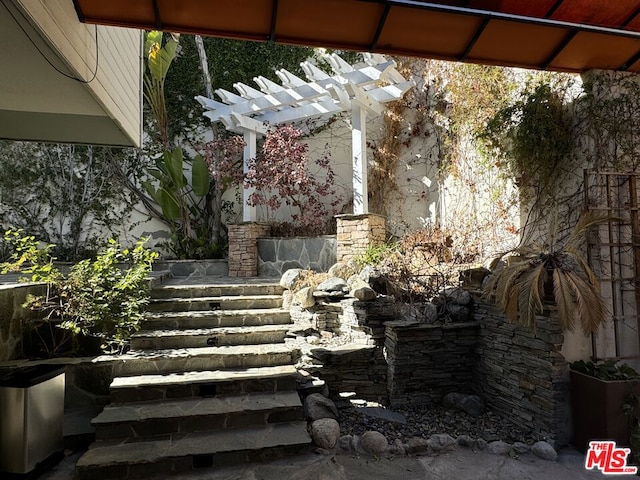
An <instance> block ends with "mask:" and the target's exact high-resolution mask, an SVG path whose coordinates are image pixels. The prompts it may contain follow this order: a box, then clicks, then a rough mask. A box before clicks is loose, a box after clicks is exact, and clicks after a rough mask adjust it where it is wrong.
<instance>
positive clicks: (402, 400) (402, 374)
mask: <svg viewBox="0 0 640 480" xmlns="http://www.w3.org/2000/svg"><path fill="white" fill-rule="evenodd" d="M478 330H479V326H478V324H477V323H476V322H467V323H451V324H445V325H441V324H423V323H408V322H405V321H396V322H388V323H387V324H386V330H385V334H386V340H385V348H386V352H387V362H388V363H389V370H388V375H387V385H388V392H389V400H390V402H391V405H392V406H397V405H406V404H411V405H420V404H437V403H440V401H441V399H442V397H443V396H444V395H446V394H447V393H449V392H460V393H471V392H472V385H471V384H472V379H473V375H472V371H473V367H474V365H475V364H476V363H477V358H476V353H475V351H474V350H475V346H476V342H477V339H478Z"/></svg>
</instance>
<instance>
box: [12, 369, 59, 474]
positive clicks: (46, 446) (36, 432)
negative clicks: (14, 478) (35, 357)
mask: <svg viewBox="0 0 640 480" xmlns="http://www.w3.org/2000/svg"><path fill="white" fill-rule="evenodd" d="M64 370H65V369H64V367H60V366H59V365H36V366H30V367H22V368H13V369H5V370H0V472H5V473H12V474H19V475H22V474H25V473H29V472H31V471H33V470H34V469H35V468H36V467H37V466H38V464H41V463H43V462H45V461H46V460H48V459H50V458H52V457H54V456H56V455H58V454H60V453H61V452H62V450H63V449H64V443H63V441H64V437H63V423H64V384H65V375H64Z"/></svg>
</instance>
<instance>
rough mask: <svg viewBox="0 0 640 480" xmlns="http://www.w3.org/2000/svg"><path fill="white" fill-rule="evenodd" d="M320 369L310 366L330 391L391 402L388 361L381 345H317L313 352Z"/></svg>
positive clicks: (384, 402)
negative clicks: (388, 387) (388, 385)
mask: <svg viewBox="0 0 640 480" xmlns="http://www.w3.org/2000/svg"><path fill="white" fill-rule="evenodd" d="M311 353H312V356H313V358H314V362H315V363H317V364H318V365H320V368H311V369H309V373H312V374H314V375H317V376H318V377H320V378H321V379H322V380H324V382H325V384H326V385H327V387H328V388H329V394H330V395H331V396H332V397H334V398H335V397H336V396H337V395H338V394H339V393H343V392H355V393H356V396H357V398H360V399H364V400H368V401H373V402H379V403H381V404H383V405H386V404H387V403H388V396H387V385H386V379H387V362H386V361H385V358H384V355H383V351H382V348H381V347H378V346H375V345H354V344H349V345H343V346H339V347H330V348H329V347H326V348H315V349H313V350H312V351H311Z"/></svg>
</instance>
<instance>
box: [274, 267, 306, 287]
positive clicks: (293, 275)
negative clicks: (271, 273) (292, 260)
mask: <svg viewBox="0 0 640 480" xmlns="http://www.w3.org/2000/svg"><path fill="white" fill-rule="evenodd" d="M302 272H304V270H303V269H301V268H291V269H289V270H287V271H286V272H284V273H283V274H282V277H281V278H280V286H281V287H284V288H286V289H287V290H291V289H292V288H293V286H294V285H295V284H296V282H297V281H298V279H299V278H300V276H301V275H302Z"/></svg>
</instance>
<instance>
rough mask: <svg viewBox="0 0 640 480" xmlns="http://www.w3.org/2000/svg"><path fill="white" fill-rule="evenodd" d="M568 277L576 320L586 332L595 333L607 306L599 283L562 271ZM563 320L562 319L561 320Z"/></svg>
mask: <svg viewBox="0 0 640 480" xmlns="http://www.w3.org/2000/svg"><path fill="white" fill-rule="evenodd" d="M562 274H563V275H565V276H566V277H567V281H568V283H569V284H570V285H571V290H572V291H573V296H574V300H575V302H574V305H575V313H574V315H573V317H572V318H573V319H574V321H578V322H579V323H580V324H581V326H582V330H583V331H584V333H585V334H587V335H588V334H591V333H594V332H595V331H596V330H597V329H598V327H599V326H600V324H601V323H602V322H603V321H604V318H605V313H606V312H605V308H604V304H603V302H602V298H601V296H600V289H599V287H598V285H597V284H595V285H594V284H591V283H589V282H588V281H586V280H584V279H583V278H582V277H580V276H579V275H577V274H576V273H574V272H562ZM560 321H561V322H562V319H561V320H560Z"/></svg>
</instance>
